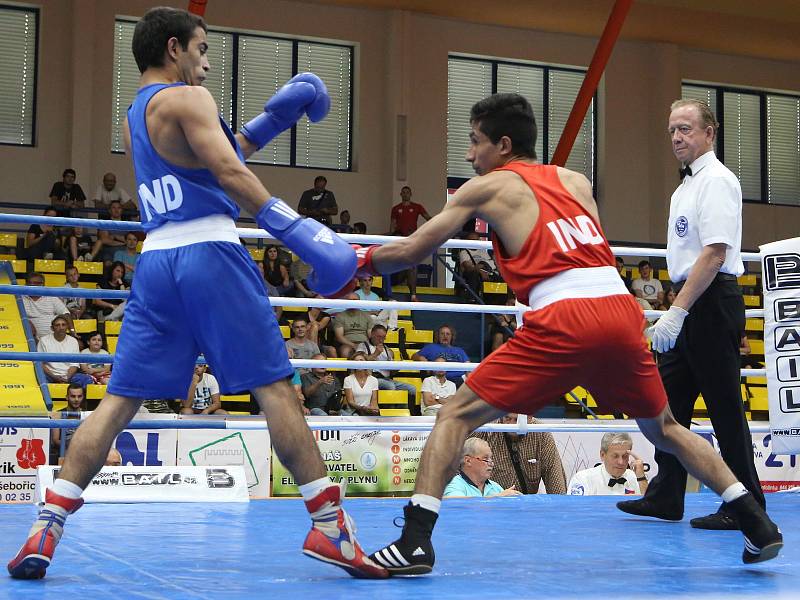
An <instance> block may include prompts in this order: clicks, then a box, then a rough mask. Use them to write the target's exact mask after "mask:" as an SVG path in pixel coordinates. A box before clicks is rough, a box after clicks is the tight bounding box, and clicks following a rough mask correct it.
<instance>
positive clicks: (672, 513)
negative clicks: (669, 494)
mask: <svg viewBox="0 0 800 600" xmlns="http://www.w3.org/2000/svg"><path fill="white" fill-rule="evenodd" d="M617 508H618V509H620V510H621V511H622V512H626V513H629V514H631V515H637V516H640V517H655V518H656V519H664V520H665V521H680V520H681V519H683V511H682V510H667V509H665V508H662V507H661V506H659V505H658V504H657V503H656V502H653V501H652V500H649V499H647V498H639V499H638V500H623V501H621V502H617Z"/></svg>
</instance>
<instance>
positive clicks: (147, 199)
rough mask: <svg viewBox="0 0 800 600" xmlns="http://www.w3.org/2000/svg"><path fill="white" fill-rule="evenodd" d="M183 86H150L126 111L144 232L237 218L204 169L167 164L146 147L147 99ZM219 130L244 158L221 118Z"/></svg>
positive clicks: (215, 180) (153, 149) (217, 186)
mask: <svg viewBox="0 0 800 600" xmlns="http://www.w3.org/2000/svg"><path fill="white" fill-rule="evenodd" d="M177 85H186V84H185V83H170V84H167V83H154V84H152V85H148V86H145V87H143V88H141V89H140V90H139V91H138V92H137V93H136V98H135V99H134V101H133V104H131V106H130V107H129V108H128V127H129V128H130V133H131V147H132V153H133V168H134V171H135V173H136V188H137V192H138V195H139V205H140V210H139V214H140V215H141V219H142V226H143V227H144V230H145V231H152V230H153V229H156V228H157V227H160V226H161V225H163V224H164V223H167V222H169V221H189V220H191V219H197V218H199V217H207V216H210V215H219V214H223V215H230V217H231V218H232V219H234V220H236V219H237V218H239V207H238V206H237V205H236V203H235V202H233V201H232V200H231V199H230V198H228V196H227V195H226V194H225V192H224V191H223V189H222V187H221V186H220V185H219V182H218V181H217V179H216V177H214V175H213V174H212V173H211V171H209V170H208V169H187V168H186V167H180V166H178V165H173V164H172V163H169V162H167V161H166V160H164V159H163V158H161V157H160V156H159V155H158V152H156V149H155V148H153V145H152V144H151V143H150V136H149V134H148V133H147V125H146V122H145V114H146V112H147V105H148V103H149V102H150V99H151V98H152V97H153V96H155V95H156V94H157V93H158V92H160V91H161V90H163V89H164V88H168V87H174V86H177ZM219 122H220V127H222V130H223V131H224V132H225V136H226V137H227V138H228V140H230V142H231V145H232V146H233V148H234V150H236V155H237V156H238V157H239V160H241V161H242V162H243V163H244V155H243V154H242V150H241V148H240V147H239V144H238V142H237V141H236V138H235V137H233V132H232V131H231V129H230V127H228V125H227V124H226V123H225V121H223V120H222V119H221V118H220V120H219Z"/></svg>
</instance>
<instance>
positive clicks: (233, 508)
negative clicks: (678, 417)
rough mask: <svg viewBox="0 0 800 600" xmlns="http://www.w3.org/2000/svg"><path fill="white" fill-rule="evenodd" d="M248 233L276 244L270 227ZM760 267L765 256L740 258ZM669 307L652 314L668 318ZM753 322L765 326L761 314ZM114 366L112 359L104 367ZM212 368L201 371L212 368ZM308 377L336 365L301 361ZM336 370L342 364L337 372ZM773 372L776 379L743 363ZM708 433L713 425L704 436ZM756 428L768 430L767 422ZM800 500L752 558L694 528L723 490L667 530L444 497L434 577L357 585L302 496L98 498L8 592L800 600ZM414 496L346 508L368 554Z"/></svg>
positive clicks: (533, 506)
mask: <svg viewBox="0 0 800 600" xmlns="http://www.w3.org/2000/svg"><path fill="white" fill-rule="evenodd" d="M0 223H40V224H41V223H47V224H53V225H59V226H76V225H78V226H84V227H92V228H94V227H100V228H108V229H115V230H126V231H127V230H132V229H138V228H140V226H139V224H138V223H130V222H121V223H116V222H112V221H100V220H92V219H66V218H58V217H41V216H30V215H0ZM237 231H238V233H239V235H240V237H255V238H268V237H270V236H268V235H267V234H266V233H265V232H263V231H260V230H257V229H247V228H245V229H239V230H237ZM343 237H344V238H346V239H348V241H353V242H359V243H385V242H387V241H393V240H396V239H397V238H394V237H384V236H354V235H345V236H343ZM444 247H448V248H450V247H460V248H464V247H467V248H485V247H488V243H487V242H480V241H466V240H451V241H449V242H448V243H447V244H446V245H445V246H444ZM613 250H614V251H615V253H616V254H618V255H622V256H639V255H650V256H659V255H661V256H663V253H664V251H663V250H662V251H658V250H655V249H649V248H627V247H626V248H619V247H617V248H613ZM743 259H744V260H757V259H758V255H757V254H743ZM0 294H13V295H15V296H21V295H50V296H62V297H63V296H69V297H76V296H78V297H85V298H124V297H126V296H127V292H114V291H108V290H90V289H81V288H77V289H74V288H52V287H38V286H36V287H31V286H19V285H0ZM271 301H272V303H273V305H281V306H317V307H324V308H348V307H351V306H352V304H353V302H351V301H347V300H324V299H317V300H314V299H305V298H284V297H280V298H271ZM358 307H359V308H363V309H368V310H369V309H371V310H380V309H384V308H391V309H413V310H415V311H425V310H429V311H453V310H458V311H461V312H474V313H495V314H518V313H519V311H520V310H521V309H520V308H518V307H513V306H506V305H472V304H448V303H426V302H397V301H390V302H366V301H359V302H358ZM659 314H660V313H659V312H657V311H646V315H647V316H648V317H651V318H652V317H657V316H658V315H659ZM747 316H748V317H750V318H753V317H759V316H761V317H763V314H762V311H761V310H749V311H747ZM3 359H4V360H14V361H35V362H44V361H61V362H63V361H65V360H67V361H84V360H85V359H86V355H67V354H45V353H36V352H0V360H3ZM92 361H93V362H113V355H109V356H108V357H95V356H93V357H92ZM199 362H202V360H201V361H199ZM291 362H292V364H293V365H294V366H295V367H314V366H319V365H320V364H324V363H325V361H316V360H292V361H291ZM327 364H328V365H329V366H330V364H331V363H330V362H328V363H327ZM335 367H336V368H356V367H358V368H364V367H370V368H391V369H394V370H396V369H400V370H403V369H410V370H418V371H431V370H446V371H471V370H472V369H474V368H475V367H476V364H475V363H439V362H421V361H392V362H382V361H367V362H364V361H347V360H337V361H336V363H335ZM742 374H743V375H747V376H751V375H764V369H743V370H742ZM78 423H79V421H76V420H62V419H49V420H48V419H39V418H27V417H8V418H0V428H2V427H10V426H14V427H45V428H57V427H73V428H74V427H76V426H77V424H78ZM309 425H310V426H311V428H312V429H315V430H330V429H336V430H342V431H345V430H351V431H358V430H370V431H374V430H380V429H383V430H391V431H403V432H405V431H430V429H431V427H432V421H431V420H428V419H421V420H415V419H413V418H405V419H401V418H397V419H387V420H386V422H385V423H375V422H371V423H359V422H355V421H353V422H347V421H342V420H338V419H331V420H330V421H329V422H327V423H326V422H325V419H311V420H310V421H309ZM128 428H129V429H137V428H139V429H167V428H169V429H231V430H259V429H262V430H263V429H266V424H265V423H264V421H263V420H262V419H226V420H216V419H214V420H209V421H207V422H203V421H199V420H192V419H186V420H163V421H160V420H147V421H136V420H134V421H133V422H131V424H130V425H129V427H128ZM482 429H483V430H486V431H508V432H518V433H526V432H534V431H551V432H559V431H562V432H563V431H593V432H599V431H602V432H605V431H637V428H636V425H635V422H634V421H629V420H625V421H613V420H605V421H595V422H589V421H587V422H586V424H585V425H583V424H580V425H576V424H568V423H563V422H558V421H556V420H552V421H551V420H544V421H543V422H541V423H540V424H536V425H531V424H528V423H527V422H526V421H524V420H523V419H520V420H519V421H518V423H517V424H516V425H500V424H490V425H487V426H485V427H484V428H482ZM693 429H695V430H697V431H698V432H706V433H707V432H709V431H711V428H710V427H693ZM751 431H753V432H759V431H760V432H764V431H768V428H765V427H763V426H754V427H752V428H751ZM798 499H799V498H798V495H797V494H796V493H790V492H786V493H774V494H769V495H768V496H767V502H768V510H769V512H770V515H771V517H772V518H773V520H774V521H775V522H776V523H778V525H779V526H780V527H781V529H782V531H783V534H784V541H785V546H784V548H783V550H782V552H781V554H780V555H779V556H778V557H777V558H776V559H774V560H772V561H769V562H766V563H762V564H759V565H751V566H744V565H742V564H741V561H740V555H741V551H742V544H743V542H742V536H741V534H740V533H739V532H735V531H700V530H694V529H692V528H690V526H689V524H688V519H689V518H690V517H692V516H699V515H702V514H707V513H709V512H713V511H714V510H716V508H717V506H718V504H719V499H718V498H717V497H716V496H715V495H714V494H711V493H699V494H688V495H687V497H686V518H685V519H684V521H681V522H665V521H658V520H652V519H645V518H636V517H632V516H630V515H626V514H624V513H622V512H620V511H618V510H617V509H616V507H615V502H616V501H617V500H618V498H616V497H614V496H594V497H591V496H589V497H583V496H556V495H544V494H541V495H530V496H519V497H498V498H487V499H483V498H475V499H447V500H445V501H444V504H443V510H442V513H441V516H440V519H439V523H438V525H437V528H436V530H435V532H434V538H433V539H434V544H435V548H436V553H437V560H436V566H435V568H434V571H433V573H432V574H430V575H427V576H424V577H415V578H395V579H390V580H384V581H363V580H355V579H351V578H350V577H349V576H348V575H346V574H345V573H343V572H342V571H340V570H339V569H334V568H331V567H329V566H327V565H324V564H322V563H318V562H315V561H310V560H307V559H306V558H305V557H302V556H301V554H300V546H301V543H302V539H303V536H304V535H305V533H306V528H307V526H308V518H307V513H306V510H305V507H304V506H303V504H302V501H301V500H300V499H286V500H279V499H272V500H269V501H254V502H250V503H244V504H200V503H191V504H182V503H175V504H168V503H145V504H87V505H86V506H84V507H83V508H82V509H81V510H80V511H79V512H78V513H76V514H75V515H73V516H71V517H70V519H69V522H68V525H67V527H66V530H65V537H64V539H63V542H62V543H61V544H60V545H59V549H58V551H57V553H56V558H55V560H54V562H53V564H52V566H51V567H50V569H49V570H48V574H47V577H46V578H45V579H43V580H39V581H20V580H12V579H10V578H5V577H2V576H0V598H14V599H22V598H51V597H52V598H55V597H59V598H61V597H64V596H65V595H71V594H75V593H80V594H82V595H83V596H85V597H89V598H93V597H117V598H209V599H211V598H244V597H256V596H257V595H259V596H267V597H270V596H272V595H275V594H278V595H280V596H281V597H284V596H285V597H296V596H308V595H311V594H314V593H316V594H324V595H325V597H331V598H340V597H341V598H360V597H370V598H384V597H386V598H389V597H391V598H396V597H403V596H406V595H407V596H409V597H414V598H429V597H430V598H433V597H435V598H443V599H447V598H464V597H465V596H468V595H472V596H480V597H486V598H508V597H517V598H520V597H521V598H530V597H534V596H536V597H546V598H577V597H587V598H598V599H599V598H642V597H651V598H661V597H663V598H667V597H669V598H699V597H703V598H747V597H750V598H756V597H759V598H761V597H765V596H769V597H772V598H796V597H798V596H800V587H799V586H798V585H797V576H796V573H797V570H798V566H800V549H799V548H800V539H799V538H800V513H799V512H798V510H797V508H798V505H799V503H798ZM406 501H407V500H406V499H404V498H351V499H348V500H347V502H346V506H347V507H348V511H349V512H350V513H351V514H352V516H353V517H354V519H355V520H356V523H357V525H358V537H359V540H360V542H361V545H362V546H363V548H364V549H365V551H367V552H370V551H372V550H374V549H377V548H379V547H381V546H382V545H383V544H385V543H387V542H389V541H391V540H393V539H395V538H396V537H397V536H398V535H399V532H400V530H399V529H397V528H395V527H394V526H393V525H392V521H393V519H394V518H395V517H398V516H400V515H401V514H402V506H403V505H404V504H405V503H406ZM34 510H35V509H34V507H32V506H30V505H3V506H0V531H2V534H0V559H9V558H11V557H12V556H13V555H14V553H15V552H16V551H17V550H18V548H19V545H20V544H21V543H22V541H23V540H24V538H25V535H26V533H27V530H28V528H29V526H30V523H31V517H33V516H34Z"/></svg>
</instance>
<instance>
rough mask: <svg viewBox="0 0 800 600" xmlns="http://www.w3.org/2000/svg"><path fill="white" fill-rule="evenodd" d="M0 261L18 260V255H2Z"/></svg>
mask: <svg viewBox="0 0 800 600" xmlns="http://www.w3.org/2000/svg"><path fill="white" fill-rule="evenodd" d="M0 260H17V255H16V254H0Z"/></svg>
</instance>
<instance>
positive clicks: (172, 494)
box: [38, 466, 250, 502]
mask: <svg viewBox="0 0 800 600" xmlns="http://www.w3.org/2000/svg"><path fill="white" fill-rule="evenodd" d="M58 471H59V467H39V470H38V489H39V490H45V489H47V488H48V487H51V486H52V485H53V480H54V479H55V478H56V476H57V474H58ZM83 499H84V501H86V502H249V500H250V496H249V495H248V493H247V480H246V477H245V473H244V469H243V468H242V467H241V466H233V467H187V466H170V467H147V466H141V467H103V468H102V469H101V470H100V472H99V473H98V474H97V475H95V477H94V479H92V481H91V483H90V484H89V486H88V487H87V488H86V489H85V490H84V492H83Z"/></svg>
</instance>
